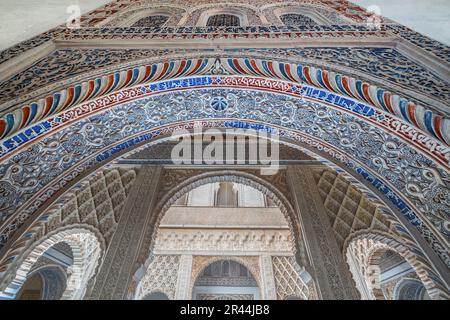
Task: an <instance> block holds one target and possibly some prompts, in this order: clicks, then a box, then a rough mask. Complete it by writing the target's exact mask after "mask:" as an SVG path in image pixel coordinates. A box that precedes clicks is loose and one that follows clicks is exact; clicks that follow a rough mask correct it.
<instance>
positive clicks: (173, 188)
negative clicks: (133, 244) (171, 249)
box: [138, 169, 308, 264]
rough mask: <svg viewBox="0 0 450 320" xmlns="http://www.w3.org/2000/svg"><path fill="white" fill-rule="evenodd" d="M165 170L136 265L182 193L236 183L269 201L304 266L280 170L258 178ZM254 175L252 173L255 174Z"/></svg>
mask: <svg viewBox="0 0 450 320" xmlns="http://www.w3.org/2000/svg"><path fill="white" fill-rule="evenodd" d="M253 171H254V172H252V170H239V171H236V170H219V171H215V170H192V169H188V170H165V172H164V174H163V177H162V179H161V181H162V183H161V184H160V186H159V187H160V189H159V196H158V205H157V206H156V207H155V209H154V210H155V211H156V212H157V213H158V214H157V215H155V217H154V219H153V220H152V221H150V224H151V225H152V226H154V229H153V230H152V231H151V232H147V234H146V238H145V239H144V241H143V244H142V250H141V253H140V255H139V257H138V261H139V262H140V263H144V262H145V259H146V258H147V256H148V252H150V251H152V250H153V247H152V245H154V243H155V242H156V241H157V233H156V231H155V230H156V228H157V227H158V226H159V225H160V223H161V220H162V218H163V217H164V214H165V213H166V212H167V210H168V209H169V208H170V207H171V206H172V205H173V204H174V203H175V202H176V201H177V200H178V199H179V198H180V197H181V196H182V195H184V194H185V193H187V192H189V191H190V190H193V189H195V188H196V187H198V186H201V185H204V184H208V183H212V182H220V181H228V182H236V183H240V184H244V185H247V186H251V187H253V188H255V189H257V190H259V191H261V192H262V193H263V194H264V195H266V196H267V197H268V198H270V199H271V200H272V201H273V203H274V204H275V205H277V206H278V208H279V209H280V211H281V212H282V213H283V215H284V216H285V218H286V221H287V224H288V225H289V228H290V238H291V239H294V240H293V243H294V244H295V246H290V248H291V249H292V252H293V253H294V254H297V257H298V259H299V260H300V261H301V263H303V264H307V263H308V260H307V256H306V249H305V247H304V242H303V241H302V235H301V234H300V224H299V221H298V216H297V215H296V214H295V213H294V211H293V209H292V206H291V204H290V202H289V198H287V197H286V195H287V194H289V190H288V189H287V184H286V180H285V172H284V170H280V171H279V172H278V174H274V175H265V176H264V175H263V176H259V173H260V172H259V171H258V170H253ZM255 171H256V172H255Z"/></svg>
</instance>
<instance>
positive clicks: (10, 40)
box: [0, 0, 110, 50]
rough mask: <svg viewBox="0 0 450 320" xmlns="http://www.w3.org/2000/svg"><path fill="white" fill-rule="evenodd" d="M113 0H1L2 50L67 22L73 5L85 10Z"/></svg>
mask: <svg viewBox="0 0 450 320" xmlns="http://www.w3.org/2000/svg"><path fill="white" fill-rule="evenodd" d="M108 2H110V0H0V50H3V49H6V48H8V47H11V46H13V45H14V44H16V43H19V42H22V41H24V40H27V39H29V38H32V37H34V36H36V35H38V34H40V33H42V32H45V31H47V30H49V29H51V28H54V27H56V26H58V25H60V24H63V23H65V22H66V20H67V19H68V18H69V17H70V14H69V13H67V12H66V10H67V8H68V7H69V6H70V5H79V6H80V9H81V13H82V14H83V13H86V12H89V11H92V10H94V9H95V8H97V7H100V6H102V5H104V4H105V3H108Z"/></svg>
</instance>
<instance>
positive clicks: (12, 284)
mask: <svg viewBox="0 0 450 320" xmlns="http://www.w3.org/2000/svg"><path fill="white" fill-rule="evenodd" d="M92 229H93V228H91V227H87V226H82V225H80V226H70V227H66V228H62V229H59V230H55V231H54V232H52V233H50V234H48V235H47V236H46V237H45V238H43V239H41V240H40V241H38V242H35V243H34V244H33V245H32V246H31V247H30V248H28V249H27V250H25V251H24V252H22V254H21V257H22V258H21V259H17V260H16V261H15V264H16V268H15V269H14V268H13V269H10V270H8V274H7V275H6V276H4V277H3V279H2V281H3V285H5V284H6V288H5V289H4V290H3V291H2V292H1V293H0V296H4V297H5V298H9V299H11V298H15V295H16V293H17V292H18V291H19V290H20V288H21V287H22V285H23V284H24V283H25V281H26V279H27V277H28V276H29V273H30V271H31V268H32V267H33V265H34V263H35V262H36V261H37V260H38V259H39V257H41V256H42V255H43V254H44V252H45V251H47V249H49V248H51V247H52V246H53V245H55V244H57V243H59V242H65V243H67V244H68V245H69V246H70V248H71V249H72V253H73V264H72V265H71V266H70V267H69V269H68V273H69V276H68V279H67V287H66V290H65V291H64V293H63V296H62V299H63V300H67V299H70V300H71V299H81V298H82V297H83V296H84V294H85V292H86V289H87V284H88V282H89V280H90V279H91V278H92V277H93V276H94V275H95V273H96V270H97V268H98V266H99V265H100V259H101V256H102V251H103V250H104V244H102V242H101V240H100V241H99V238H98V235H97V234H95V233H94V232H93V231H91V230H92Z"/></svg>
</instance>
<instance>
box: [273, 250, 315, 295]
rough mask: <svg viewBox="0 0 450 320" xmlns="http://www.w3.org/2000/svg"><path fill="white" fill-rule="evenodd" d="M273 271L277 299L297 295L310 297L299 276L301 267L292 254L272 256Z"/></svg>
mask: <svg viewBox="0 0 450 320" xmlns="http://www.w3.org/2000/svg"><path fill="white" fill-rule="evenodd" d="M272 263H273V273H274V277H275V286H276V290H277V300H284V299H286V298H289V297H297V298H300V299H303V300H308V299H311V298H312V297H310V290H309V288H308V287H307V286H306V285H305V283H304V282H303V280H302V279H301V277H300V273H301V269H300V266H299V265H298V264H297V262H296V261H295V258H294V256H273V257H272Z"/></svg>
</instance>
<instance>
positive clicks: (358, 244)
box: [343, 230, 450, 300]
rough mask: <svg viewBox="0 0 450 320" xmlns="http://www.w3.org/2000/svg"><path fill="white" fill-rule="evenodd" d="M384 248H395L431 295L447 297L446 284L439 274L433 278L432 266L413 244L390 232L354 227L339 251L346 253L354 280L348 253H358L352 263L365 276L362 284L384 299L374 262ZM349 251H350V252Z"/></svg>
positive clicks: (379, 298) (359, 287) (370, 291)
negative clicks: (355, 229)
mask: <svg viewBox="0 0 450 320" xmlns="http://www.w3.org/2000/svg"><path fill="white" fill-rule="evenodd" d="M387 250H392V251H394V252H396V253H397V254H399V255H400V256H401V257H402V258H404V259H405V260H406V262H408V263H409V265H410V266H411V267H412V268H413V269H414V271H415V273H416V274H417V276H418V277H419V279H420V281H421V282H422V283H423V285H424V286H425V288H426V290H427V293H428V295H429V296H430V298H431V299H438V300H439V299H445V300H446V299H449V297H450V291H449V288H448V286H447V285H446V284H445V283H443V282H442V281H441V280H440V279H439V278H436V277H435V276H434V275H433V272H430V271H431V270H432V266H431V265H430V264H429V262H428V261H427V259H426V257H424V256H423V254H422V253H421V252H420V251H419V250H417V249H416V248H415V247H414V245H411V244H408V243H402V242H399V241H398V240H396V239H394V238H392V236H391V235H388V234H384V233H382V232H377V231H374V230H368V231H358V232H355V233H354V234H353V235H351V236H349V238H348V239H347V240H346V245H345V246H344V250H343V252H344V256H346V257H347V263H348V264H349V266H350V270H351V272H352V274H353V277H354V280H355V281H356V282H357V283H358V279H357V276H356V275H355V270H352V268H351V266H352V265H354V264H355V262H354V261H352V258H351V255H352V254H353V255H354V256H358V255H359V258H360V261H358V262H357V263H356V264H359V265H358V266H357V267H359V268H360V272H362V274H363V277H364V278H365V279H364V281H365V285H366V286H367V287H368V289H369V294H370V298H371V299H377V300H384V299H385V298H384V294H383V293H382V291H381V287H380V282H379V281H380V280H379V279H380V268H379V267H378V265H379V262H380V258H381V256H382V254H383V253H384V252H385V251H387ZM350 251H352V252H353V253H350ZM361 268H362V269H361ZM357 287H358V289H359V290H360V291H361V290H362V288H361V286H358V285H357Z"/></svg>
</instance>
